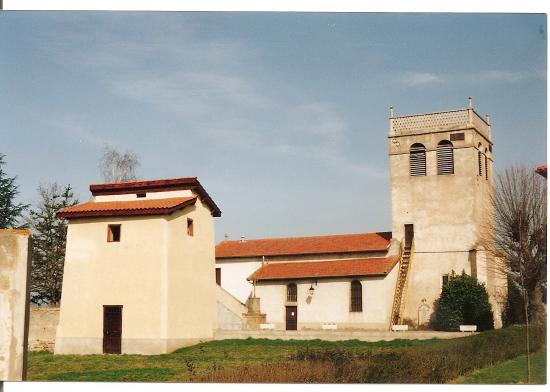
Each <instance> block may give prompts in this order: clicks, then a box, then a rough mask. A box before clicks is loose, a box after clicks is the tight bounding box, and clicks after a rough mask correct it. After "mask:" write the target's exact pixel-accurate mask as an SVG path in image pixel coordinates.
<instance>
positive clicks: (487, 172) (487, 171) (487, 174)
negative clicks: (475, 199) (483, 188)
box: [485, 149, 489, 180]
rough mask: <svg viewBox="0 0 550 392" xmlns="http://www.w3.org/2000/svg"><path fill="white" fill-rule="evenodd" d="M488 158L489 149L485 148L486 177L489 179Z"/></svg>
mask: <svg viewBox="0 0 550 392" xmlns="http://www.w3.org/2000/svg"><path fill="white" fill-rule="evenodd" d="M487 163H488V160H487V149H485V179H486V180H488V179H489V168H488V164H487Z"/></svg>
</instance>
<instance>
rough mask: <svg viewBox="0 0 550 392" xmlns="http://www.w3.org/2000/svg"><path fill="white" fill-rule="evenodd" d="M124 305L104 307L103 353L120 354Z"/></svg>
mask: <svg viewBox="0 0 550 392" xmlns="http://www.w3.org/2000/svg"><path fill="white" fill-rule="evenodd" d="M121 337H122V305H103V353H104V354H120V349H121Z"/></svg>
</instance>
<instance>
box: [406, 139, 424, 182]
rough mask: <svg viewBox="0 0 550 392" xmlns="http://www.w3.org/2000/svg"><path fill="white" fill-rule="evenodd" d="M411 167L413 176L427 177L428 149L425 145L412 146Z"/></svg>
mask: <svg viewBox="0 0 550 392" xmlns="http://www.w3.org/2000/svg"><path fill="white" fill-rule="evenodd" d="M409 166H410V167H409V170H410V174H411V176H425V175H426V147H424V145H423V144H420V143H414V144H413V145H412V146H411V149H410V154H409Z"/></svg>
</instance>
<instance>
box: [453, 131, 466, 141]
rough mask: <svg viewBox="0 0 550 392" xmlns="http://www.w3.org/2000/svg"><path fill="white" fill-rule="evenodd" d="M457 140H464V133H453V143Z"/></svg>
mask: <svg viewBox="0 0 550 392" xmlns="http://www.w3.org/2000/svg"><path fill="white" fill-rule="evenodd" d="M455 140H464V132H460V133H451V141H452V142H454V141H455Z"/></svg>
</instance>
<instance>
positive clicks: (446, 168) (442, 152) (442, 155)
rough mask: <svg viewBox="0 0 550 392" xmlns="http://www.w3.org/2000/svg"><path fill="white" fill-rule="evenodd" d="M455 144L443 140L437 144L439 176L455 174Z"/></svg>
mask: <svg viewBox="0 0 550 392" xmlns="http://www.w3.org/2000/svg"><path fill="white" fill-rule="evenodd" d="M454 172H455V168H454V157H453V143H451V142H450V141H448V140H442V141H440V142H439V143H438V144H437V174H454Z"/></svg>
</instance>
